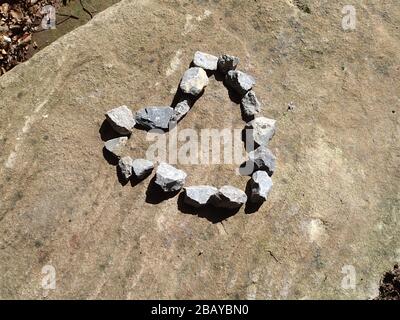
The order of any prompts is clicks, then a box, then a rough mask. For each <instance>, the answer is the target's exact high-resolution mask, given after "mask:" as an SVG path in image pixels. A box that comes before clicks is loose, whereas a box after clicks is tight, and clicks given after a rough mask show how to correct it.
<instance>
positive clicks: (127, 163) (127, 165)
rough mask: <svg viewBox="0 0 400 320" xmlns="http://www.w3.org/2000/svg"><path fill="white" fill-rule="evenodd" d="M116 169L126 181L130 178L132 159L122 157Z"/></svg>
mask: <svg viewBox="0 0 400 320" xmlns="http://www.w3.org/2000/svg"><path fill="white" fill-rule="evenodd" d="M118 167H119V169H120V171H121V174H122V176H123V177H124V178H125V179H126V180H128V179H129V178H130V177H131V176H132V169H133V159H132V158H131V157H129V156H126V157H122V158H121V159H119V161H118Z"/></svg>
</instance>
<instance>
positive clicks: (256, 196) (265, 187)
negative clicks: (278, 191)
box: [250, 171, 273, 203]
mask: <svg viewBox="0 0 400 320" xmlns="http://www.w3.org/2000/svg"><path fill="white" fill-rule="evenodd" d="M272 185H273V183H272V179H271V178H270V176H269V175H268V174H267V173H266V172H265V171H256V172H254V173H253V175H252V176H251V181H250V189H251V194H250V201H251V202H253V203H258V202H263V201H265V200H267V197H268V194H269V192H270V191H271V188H272Z"/></svg>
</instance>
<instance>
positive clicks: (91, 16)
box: [79, 0, 93, 19]
mask: <svg viewBox="0 0 400 320" xmlns="http://www.w3.org/2000/svg"><path fill="white" fill-rule="evenodd" d="M79 3H80V4H81V7H82V9H83V11H85V12H86V13H87V14H88V15H89V16H90V19H92V18H93V15H92V13H91V12H90V11H89V10H88V9H86V8H85V6H84V5H83V3H82V0H79Z"/></svg>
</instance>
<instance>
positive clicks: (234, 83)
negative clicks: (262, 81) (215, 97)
mask: <svg viewBox="0 0 400 320" xmlns="http://www.w3.org/2000/svg"><path fill="white" fill-rule="evenodd" d="M225 82H226V84H227V85H228V86H229V87H231V88H232V89H233V90H235V91H236V92H237V93H238V94H239V95H240V96H243V95H245V94H246V92H247V91H249V90H251V89H252V88H253V86H254V85H255V83H256V80H255V79H254V78H253V77H252V76H250V75H248V74H247V73H244V72H242V71H238V70H230V71H228V74H227V75H226V77H225Z"/></svg>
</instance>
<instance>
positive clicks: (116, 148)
mask: <svg viewBox="0 0 400 320" xmlns="http://www.w3.org/2000/svg"><path fill="white" fill-rule="evenodd" d="M127 141H128V137H118V138H115V139H111V140H108V141H106V142H105V143H104V147H105V148H106V149H107V150H108V151H109V152H111V153H112V154H114V155H115V156H117V157H120V156H121V155H122V153H123V151H124V149H125V145H126V142H127Z"/></svg>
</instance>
